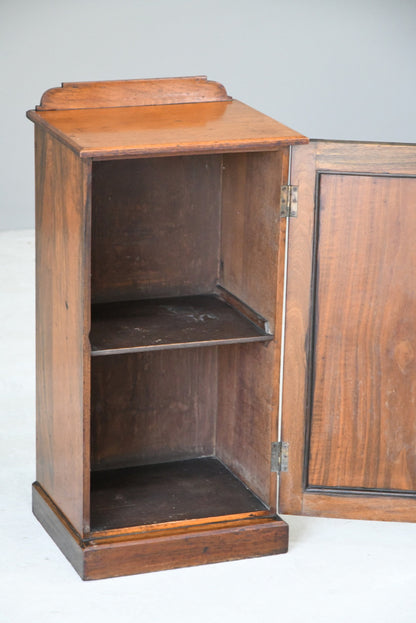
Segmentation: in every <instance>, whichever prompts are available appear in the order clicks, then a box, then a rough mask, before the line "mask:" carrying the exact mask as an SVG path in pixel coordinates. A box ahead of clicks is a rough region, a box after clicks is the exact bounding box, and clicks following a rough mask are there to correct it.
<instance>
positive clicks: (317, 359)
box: [28, 77, 416, 579]
mask: <svg viewBox="0 0 416 623" xmlns="http://www.w3.org/2000/svg"><path fill="white" fill-rule="evenodd" d="M28 116H29V118H30V119H31V120H32V121H34V122H35V126H36V128H35V130H36V134H35V136H36V150H35V151H36V227H37V248H36V254H37V481H36V483H34V485H33V507H34V512H35V515H36V516H37V518H38V519H39V520H40V521H41V523H42V524H43V526H44V527H45V529H46V530H47V531H48V532H49V534H50V535H51V536H52V538H53V539H54V540H55V541H56V543H57V544H58V546H59V547H60V548H61V549H62V551H63V552H64V554H65V555H66V556H67V558H68V559H69V560H70V561H71V563H72V564H73V565H74V567H75V568H76V569H77V571H78V572H79V573H80V575H81V576H82V577H83V578H85V579H93V578H100V577H108V576H114V575H122V574H128V573H138V572H142V571H151V570H157V569H164V568H174V567H178V566H186V565H193V564H201V563H205V562H215V561H220V560H230V559H236V558H242V557H250V556H261V555H266V554H274V553H280V552H284V551H286V550H287V543H288V540H287V539H288V536H287V525H286V523H285V522H284V521H283V520H281V519H280V518H279V516H278V515H277V514H276V513H277V510H278V502H277V499H276V485H277V473H276V472H277V471H278V470H279V469H283V470H286V471H282V472H281V474H280V497H281V500H280V510H281V512H285V513H306V514H324V515H330V516H349V517H359V516H362V517H366V518H370V517H374V518H391V519H402V520H413V519H415V517H416V515H415V511H414V509H415V503H416V502H415V500H416V496H415V493H414V490H415V489H416V487H415V481H416V454H415V451H414V439H415V433H416V414H415V409H416V406H415V392H416V381H415V366H416V364H415V359H414V353H415V352H416V330H415V327H414V322H413V318H414V312H415V307H416V303H415V298H414V292H413V291H414V288H413V267H414V266H415V261H416V254H415V251H414V248H413V239H414V235H412V234H416V210H415V209H416V199H415V197H416V193H415V191H416V181H415V177H414V176H415V174H416V148H415V147H412V146H403V145H397V146H395V145H385V146H378V145H370V144H368V145H366V144H353V143H328V142H311V143H310V144H306V143H307V142H308V141H307V139H306V138H305V137H303V136H302V135H300V134H299V133H297V132H294V131H293V130H290V129H288V128H286V127H285V126H283V125H281V124H280V123H278V122H276V121H274V120H272V119H270V118H268V117H266V116H264V115H262V114H261V113H259V112H257V111H255V110H253V109H251V108H250V107H248V106H245V105H244V104H242V103H240V102H238V101H236V100H232V99H231V98H230V97H229V96H228V95H227V93H226V91H225V90H224V88H223V87H222V86H221V85H219V84H218V83H215V82H209V81H207V80H206V79H205V78H203V77H196V78H178V79H166V80H163V79H161V80H133V81H127V82H96V83H70V84H64V85H63V86H62V87H61V88H57V89H51V90H50V91H47V92H46V93H45V94H44V96H43V97H42V101H41V105H40V106H38V107H37V109H36V111H29V113H28ZM291 151H292V152H293V154H292V162H291V164H290V163H289V161H290V152H291ZM289 169H290V170H291V185H292V186H297V187H298V189H297V195H298V216H297V217H296V218H290V217H288V218H285V217H284V216H282V215H281V205H282V206H283V208H284V205H283V204H284V201H281V200H282V197H283V198H284V196H285V189H284V190H283V191H282V186H283V187H284V186H285V185H287V182H288V174H289ZM294 195H295V192H293V193H292V197H293V196H294ZM289 196H290V193H289ZM289 207H290V206H289ZM292 208H293V205H292ZM287 230H290V233H289V235H288V236H286V233H287ZM286 266H287V273H286V271H285V267H286ZM286 274H287V278H286ZM286 283H287V306H285V305H284V304H283V302H284V300H285V293H286V292H285V290H286ZM285 310H286V318H285V321H284V322H282V318H283V316H284V312H285ZM282 324H284V325H285V327H286V331H285V332H284V331H283V332H282ZM282 335H283V336H284V339H285V349H284V351H285V352H284V357H282V353H281V344H282ZM282 362H283V367H282V365H281V363H282ZM281 377H283V386H280V378H281ZM279 407H280V411H281V413H282V416H283V417H282V423H281V428H282V440H283V441H284V442H288V444H289V446H288V465H287V466H286V465H282V461H281V455H280V456H279V449H280V450H281V448H282V444H281V443H278V441H281V440H279V429H280V426H279ZM280 454H281V453H280Z"/></svg>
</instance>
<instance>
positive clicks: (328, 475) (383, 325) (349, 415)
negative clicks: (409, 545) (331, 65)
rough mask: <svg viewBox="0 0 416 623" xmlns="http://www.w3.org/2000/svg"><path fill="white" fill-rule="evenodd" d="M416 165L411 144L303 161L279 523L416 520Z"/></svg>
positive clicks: (318, 151)
mask: <svg viewBox="0 0 416 623" xmlns="http://www.w3.org/2000/svg"><path fill="white" fill-rule="evenodd" d="M362 151H363V152H364V154H366V156H367V157H368V160H366V161H365V164H364V163H363V155H362V153H361V152H362ZM334 154H335V155H334ZM415 156H416V148H415V147H413V148H411V147H410V146H401V145H397V146H391V145H374V144H370V145H363V144H360V143H358V144H354V143H341V144H334V143H329V144H327V143H325V142H315V143H313V144H311V145H309V146H308V147H305V148H302V150H301V151H300V150H295V155H294V161H293V172H292V179H293V183H295V184H299V206H298V208H299V211H298V218H297V219H293V220H291V222H290V230H291V231H290V243H289V277H288V301H287V317H286V350H285V381H284V398H283V432H282V435H283V439H284V440H285V441H289V443H290V456H289V472H288V473H283V474H282V476H281V489H280V490H281V505H280V510H281V512H287V513H291V512H293V513H305V514H319V515H327V516H347V517H355V518H357V517H361V518H367V519H371V518H374V519H389V520H392V519H395V520H405V521H409V520H414V519H415V517H416V515H415V514H414V509H415V499H416V498H415V495H414V491H415V489H416V487H415V482H416V480H415V479H416V466H415V462H414V452H413V446H414V439H415V433H416V418H415V413H414V410H413V409H412V408H411V406H410V405H412V404H413V403H414V389H415V388H414V384H413V383H412V381H411V379H412V375H413V376H414V372H415V361H414V351H415V350H416V332H415V328H414V322H413V318H414V315H415V311H416V310H415V306H414V302H413V296H412V291H413V277H412V271H411V266H412V265H414V264H415V261H416V255H415V251H414V245H413V242H412V241H413V238H414V235H415V234H416V218H415V215H416V203H415V196H416V178H415V177H412V176H411V175H413V176H415V175H416V160H415ZM332 158H334V166H333V169H332V168H331V163H332ZM411 162H414V164H415V166H414V168H413V169H412V167H411V164H410V163H411ZM315 172H317V173H318V176H317V177H316V175H315ZM360 172H362V175H360V174H359V173H360ZM409 175H410V177H409ZM315 180H316V186H315ZM315 198H316V216H315V217H314V206H315ZM314 241H315V246H314ZM354 490H355V494H354ZM406 492H409V495H407V496H406V495H405V494H406ZM412 492H413V493H412Z"/></svg>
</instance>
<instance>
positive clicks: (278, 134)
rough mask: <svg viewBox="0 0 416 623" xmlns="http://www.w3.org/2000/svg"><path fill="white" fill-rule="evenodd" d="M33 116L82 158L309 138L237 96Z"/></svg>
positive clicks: (260, 146)
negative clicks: (195, 101) (242, 101)
mask: <svg viewBox="0 0 416 623" xmlns="http://www.w3.org/2000/svg"><path fill="white" fill-rule="evenodd" d="M28 117H29V119H31V120H32V121H34V122H35V123H37V124H40V125H42V126H43V127H45V129H47V130H48V132H51V133H52V134H54V135H55V136H56V137H57V138H58V139H59V140H61V141H63V142H64V143H66V144H67V145H68V146H69V147H71V149H73V150H74V151H75V152H76V153H77V154H79V155H80V157H81V158H102V159H106V158H107V159H108V158H118V157H137V156H146V155H147V156H150V155H156V154H164V155H175V154H180V153H183V154H185V153H187V154H193V153H199V152H211V153H212V152H224V151H267V150H275V149H278V148H279V147H280V146H284V145H289V144H295V143H306V142H307V139H306V138H305V137H304V136H303V135H302V134H299V132H295V131H294V130H291V129H290V128H287V127H286V126H284V125H282V124H281V123H278V122H277V121H274V120H273V119H271V118H270V117H267V116H266V115H263V114H262V113H260V112H258V111H256V110H254V109H253V108H250V106H247V105H246V104H243V103H241V102H239V101H237V100H233V101H230V102H210V103H206V102H202V103H198V104H171V105H168V106H167V105H160V106H132V107H124V108H95V109H83V110H45V111H39V112H35V111H29V112H28Z"/></svg>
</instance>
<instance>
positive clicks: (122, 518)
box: [91, 457, 267, 531]
mask: <svg viewBox="0 0 416 623" xmlns="http://www.w3.org/2000/svg"><path fill="white" fill-rule="evenodd" d="M266 510H267V507H266V506H265V505H264V504H263V503H262V502H261V501H260V500H259V499H258V498H257V497H256V496H254V495H253V494H252V493H251V491H249V489H247V487H245V486H244V485H243V484H242V483H241V482H240V481H239V480H238V479H237V478H235V476H233V474H232V473H231V472H230V471H229V470H228V469H227V468H226V467H224V465H222V463H220V462H219V461H218V460H217V459H215V458H213V457H210V458H199V459H190V460H187V461H177V462H175V463H160V464H158V465H147V466H141V467H131V468H127V469H124V470H123V469H116V470H113V471H108V470H106V471H105V472H95V473H93V474H92V480H91V529H92V530H93V531H96V530H98V531H101V530H111V529H115V528H124V527H128V526H143V525H147V524H157V523H159V524H160V523H166V522H172V521H180V520H187V519H203V518H204V517H205V518H206V517H221V516H224V515H238V514H242V513H249V512H254V511H266Z"/></svg>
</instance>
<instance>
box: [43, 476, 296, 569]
mask: <svg viewBox="0 0 416 623" xmlns="http://www.w3.org/2000/svg"><path fill="white" fill-rule="evenodd" d="M33 513H34V515H35V516H36V518H37V519H38V520H39V522H40V523H41V524H42V526H43V527H44V528H45V530H46V532H47V533H48V534H49V536H50V537H51V538H52V539H53V540H54V541H55V543H56V544H57V545H58V547H59V548H60V550H61V551H62V553H63V554H64V555H65V556H66V558H67V559H68V560H69V562H70V563H71V564H72V566H73V567H74V568H75V570H76V571H77V572H78V573H79V575H80V576H81V578H82V579H83V580H98V579H100V578H108V577H115V576H120V575H131V574H135V573H146V572H149V571H160V570H162V569H175V568H178V567H190V566H193V565H202V564H207V563H214V562H223V561H226V560H238V559H241V558H254V557H257V556H267V555H271V554H282V553H284V552H287V548H288V526H287V524H286V523H285V522H284V521H283V520H282V519H280V518H279V517H277V516H274V517H264V516H260V517H259V516H252V517H247V518H241V516H240V517H239V518H237V519H234V520H233V519H232V518H230V519H229V520H227V521H224V520H221V519H219V520H218V521H215V519H211V520H210V523H208V520H207V523H203V524H196V525H195V524H194V525H189V526H180V527H177V528H163V529H161V530H155V529H154V528H153V529H149V530H148V531H145V532H137V533H131V532H128V533H127V532H124V533H123V532H120V533H119V534H117V535H113V534H112V535H111V536H103V537H100V536H99V534H91V535H89V536H88V538H84V539H82V538H81V537H80V536H79V535H78V534H77V532H76V531H75V530H74V529H73V528H72V526H71V525H70V524H69V522H68V521H67V520H66V519H65V518H64V517H63V515H62V514H61V513H60V511H59V509H58V508H57V507H56V506H55V504H54V503H53V501H52V500H51V499H50V498H49V496H48V495H47V494H46V493H45V491H44V490H43V489H42V487H41V486H40V485H39V483H37V482H35V483H34V484H33Z"/></svg>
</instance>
